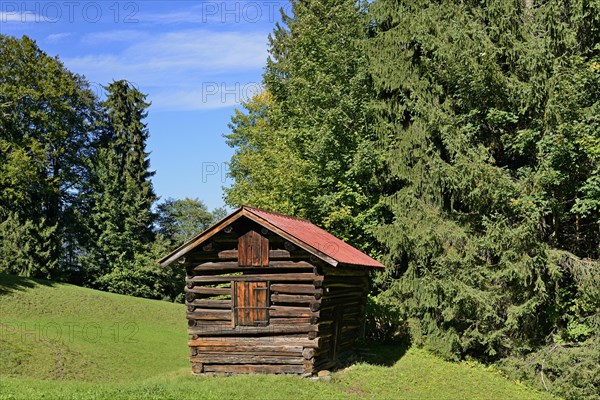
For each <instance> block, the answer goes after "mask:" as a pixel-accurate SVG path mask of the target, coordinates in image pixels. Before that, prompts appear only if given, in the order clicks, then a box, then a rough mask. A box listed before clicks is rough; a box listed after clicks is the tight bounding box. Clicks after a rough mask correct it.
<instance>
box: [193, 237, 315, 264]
mask: <svg viewBox="0 0 600 400" xmlns="http://www.w3.org/2000/svg"><path fill="white" fill-rule="evenodd" d="M232 244H233V243H232ZM237 245H238V242H237V241H236V242H235V246H236V248H235V249H230V250H221V251H219V252H211V253H194V254H189V255H188V256H186V258H189V262H190V263H193V262H194V261H196V260H197V261H201V260H210V259H219V260H237V259H238V251H237ZM291 257H292V256H291V254H290V252H289V251H287V250H283V249H282V250H269V260H275V259H286V258H291ZM296 257H297V255H296ZM301 258H304V257H301ZM306 258H308V256H306Z"/></svg>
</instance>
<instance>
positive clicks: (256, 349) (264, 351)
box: [190, 343, 312, 356]
mask: <svg viewBox="0 0 600 400" xmlns="http://www.w3.org/2000/svg"><path fill="white" fill-rule="evenodd" d="M310 348H312V347H302V346H286V345H274V346H269V345H256V344H254V345H239V344H236V343H232V344H230V345H228V346H214V345H211V346H192V347H190V349H192V350H195V351H196V353H195V354H201V353H219V354H224V353H228V354H238V353H247V354H261V355H287V356H299V355H301V354H302V351H303V350H305V349H310Z"/></svg>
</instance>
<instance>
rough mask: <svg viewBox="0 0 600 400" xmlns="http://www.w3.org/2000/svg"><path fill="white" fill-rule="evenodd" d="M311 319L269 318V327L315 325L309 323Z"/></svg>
mask: <svg viewBox="0 0 600 400" xmlns="http://www.w3.org/2000/svg"><path fill="white" fill-rule="evenodd" d="M311 320H312V318H311V317H304V318H273V317H272V318H271V319H270V320H269V324H271V325H287V324H310V323H316V322H312V321H311Z"/></svg>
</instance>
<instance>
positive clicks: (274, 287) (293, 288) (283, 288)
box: [271, 283, 323, 295]
mask: <svg viewBox="0 0 600 400" xmlns="http://www.w3.org/2000/svg"><path fill="white" fill-rule="evenodd" d="M271 292H272V293H286V294H312V295H314V294H323V289H320V288H315V286H314V285H302V284H292V283H274V284H271Z"/></svg>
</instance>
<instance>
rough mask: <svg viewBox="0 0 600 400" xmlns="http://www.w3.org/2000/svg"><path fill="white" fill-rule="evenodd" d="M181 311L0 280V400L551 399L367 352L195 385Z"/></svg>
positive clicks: (406, 354) (408, 357)
mask: <svg viewBox="0 0 600 400" xmlns="http://www.w3.org/2000/svg"><path fill="white" fill-rule="evenodd" d="M186 328H187V324H186V321H185V308H184V306H183V305H179V304H173V303H167V302H162V301H155V300H146V299H140V298H135V297H128V296H121V295H116V294H111V293H104V292H99V291H95V290H91V289H86V288H81V287H77V286H73V285H67V284H59V283H53V282H48V281H41V280H31V279H25V278H18V277H14V276H8V275H0V399H54V398H57V399H81V398H84V399H88V398H89V399H105V398H106V399H130V398H131V399H134V398H145V399H188V398H189V399H254V398H256V399H259V398H260V399H288V398H289V399H309V398H310V399H313V398H314V399H357V398H361V399H362V398H367V399H546V398H551V396H549V395H547V394H545V393H540V392H537V391H535V390H533V389H530V388H528V387H525V386H523V385H521V384H519V383H515V382H511V381H509V380H507V379H506V378H504V377H503V376H501V375H500V374H498V373H497V372H495V371H493V370H490V369H487V368H485V367H483V366H480V365H476V364H468V363H450V362H446V361H443V360H441V359H439V358H437V357H435V356H432V355H430V354H429V353H427V352H425V351H423V350H419V349H415V348H410V349H408V350H406V351H405V349H402V348H400V347H399V346H383V345H373V346H369V347H368V348H367V349H366V351H367V355H365V357H364V360H363V361H362V362H360V363H357V364H354V365H352V366H350V367H348V368H346V369H344V370H341V371H338V372H335V373H334V374H333V378H332V380H331V381H328V382H326V381H317V382H314V381H311V380H309V379H304V378H300V377H296V376H274V375H273V376H266V375H247V376H230V377H194V376H191V375H190V368H189V365H188V361H187V356H188V351H187V343H186V340H187V334H186Z"/></svg>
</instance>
